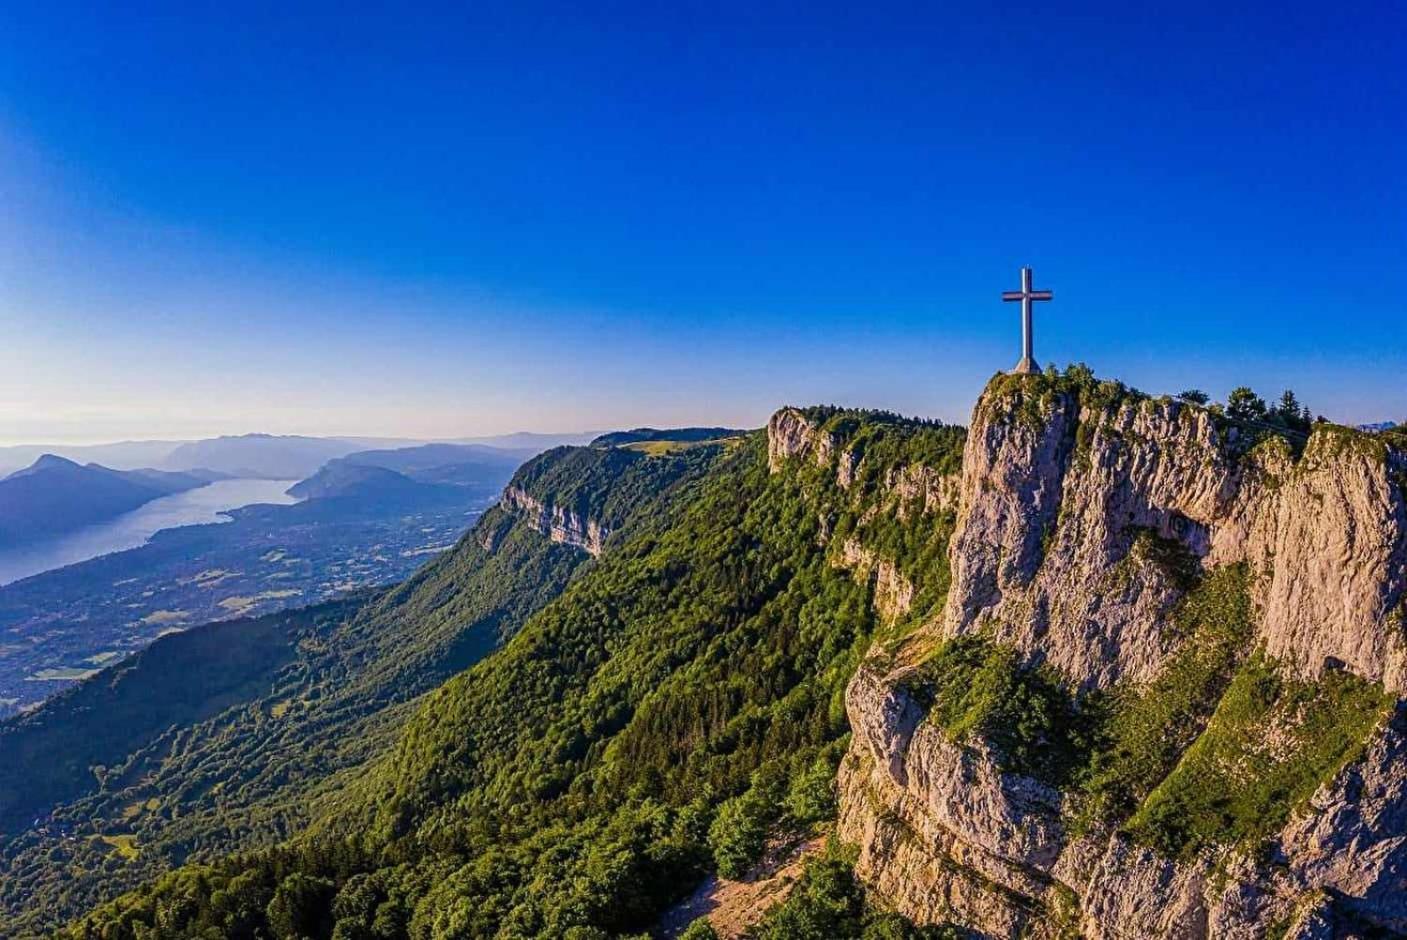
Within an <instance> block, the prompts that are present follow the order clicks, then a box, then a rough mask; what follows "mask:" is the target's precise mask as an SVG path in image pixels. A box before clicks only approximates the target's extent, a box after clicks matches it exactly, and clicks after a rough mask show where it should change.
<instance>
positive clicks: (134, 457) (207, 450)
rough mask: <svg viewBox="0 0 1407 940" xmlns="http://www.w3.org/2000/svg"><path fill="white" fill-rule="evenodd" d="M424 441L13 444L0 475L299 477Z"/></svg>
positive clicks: (519, 442)
mask: <svg viewBox="0 0 1407 940" xmlns="http://www.w3.org/2000/svg"><path fill="white" fill-rule="evenodd" d="M597 433H598V432H595V431H592V432H582V433H570V434H538V433H532V432H517V433H514V434H501V435H496V436H488V437H466V438H460V439H456V440H453V441H448V442H445V443H446V444H447V445H448V446H479V447H485V448H491V449H493V450H497V451H509V452H511V453H514V454H517V455H518V456H519V457H520V460H526V459H528V458H529V457H532V456H534V455H536V454H540V453H542V452H543V451H545V450H549V449H550V448H553V447H560V446H562V445H565V444H572V445H577V444H585V443H587V442H588V441H590V440H591V439H592V438H593V437H595V436H596V434H597ZM424 443H426V442H424V441H420V440H414V439H411V438H378V437H309V436H304V435H275V434H241V435H230V436H224V437H214V438H206V439H202V440H191V441H118V442H116V443H111V444H78V445H66V444H16V445H11V446H8V447H0V474H5V473H11V472H14V471H16V470H19V469H21V468H23V467H27V466H29V465H30V464H31V463H33V462H34V461H35V460H36V459H38V458H39V457H41V456H43V455H45V454H53V455H55V456H59V457H65V458H68V459H69V460H73V461H75V462H77V463H84V464H86V463H98V464H101V465H102V466H104V467H108V468H110V469H114V470H135V469H138V468H141V467H159V468H161V469H163V470H177V471H185V470H191V469H193V468H196V467H208V468H211V469H214V470H220V471H222V472H224V473H227V474H229V475H230V476H246V477H247V476H254V477H263V478H265V479H275V480H292V479H301V478H303V477H306V476H309V475H311V474H313V473H315V472H317V470H318V468H319V467H321V466H322V465H323V463H325V462H326V461H328V460H334V459H336V458H339V457H344V456H347V455H348V454H352V453H356V452H359V451H369V450H391V449H405V448H413V447H416V446H418V445H421V444H424Z"/></svg>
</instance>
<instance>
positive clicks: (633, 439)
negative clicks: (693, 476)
mask: <svg viewBox="0 0 1407 940" xmlns="http://www.w3.org/2000/svg"><path fill="white" fill-rule="evenodd" d="M747 433H748V432H747V431H745V430H742V429H740V428H635V429H634V430H631V431H611V432H609V433H607V434H602V435H600V436H598V437H597V438H595V439H594V440H592V442H591V446H592V447H621V446H623V445H625V444H645V443H650V442H652V441H679V442H681V443H694V442H697V441H716V440H720V439H722V438H725V437H739V436H740V435H743V434H747Z"/></svg>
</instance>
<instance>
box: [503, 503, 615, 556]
mask: <svg viewBox="0 0 1407 940" xmlns="http://www.w3.org/2000/svg"><path fill="white" fill-rule="evenodd" d="M501 502H502V505H503V506H504V508H506V509H509V510H511V511H513V512H516V513H518V514H519V515H521V516H522V517H523V518H524V519H526V520H527V522H528V524H529V525H530V526H532V527H533V528H534V529H536V530H537V531H538V532H541V533H542V534H543V535H545V536H547V537H548V538H550V539H551V540H552V541H554V542H560V543H562V544H563V545H572V546H575V547H576V548H580V549H582V550H583V551H585V552H587V553H588V554H590V555H592V556H595V557H600V555H601V548H602V546H603V545H604V544H605V542H606V538H607V537H608V536H609V535H610V534H611V530H610V529H608V528H607V527H605V526H603V525H601V524H600V523H599V522H597V521H596V520H595V519H586V518H583V517H582V516H581V515H580V514H578V513H576V512H573V511H572V510H570V509H564V508H562V507H561V506H555V505H551V504H547V503H543V502H542V501H541V500H539V499H537V498H536V497H534V496H532V495H530V494H528V493H527V492H526V491H524V490H523V489H522V488H521V487H517V486H510V487H508V488H507V489H505V490H504V491H503V499H502V501H501ZM488 547H489V546H487V545H486V546H485V548H488Z"/></svg>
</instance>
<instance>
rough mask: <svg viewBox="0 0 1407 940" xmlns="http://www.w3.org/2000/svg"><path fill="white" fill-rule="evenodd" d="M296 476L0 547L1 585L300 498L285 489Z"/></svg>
mask: <svg viewBox="0 0 1407 940" xmlns="http://www.w3.org/2000/svg"><path fill="white" fill-rule="evenodd" d="M296 482H297V481H296V480H256V479H243V478H240V479H233V480H219V481H217V482H215V483H211V484H209V485H208V486H202V487H199V488H198V489H194V490H186V491H185V492H183V493H173V494H171V495H170V496H163V497H161V498H160V499H154V500H152V501H151V502H149V503H147V504H146V505H144V506H139V507H138V508H136V509H134V510H132V511H131V512H128V513H123V514H122V515H120V516H118V517H117V518H115V519H110V520H108V521H107V522H102V523H98V524H97V525H92V526H87V527H85V528H83V529H79V530H78V531H76V532H70V533H68V534H67V535H63V536H60V537H58V538H55V539H50V540H48V541H45V542H38V543H35V544H31V545H23V546H17V547H14V548H6V549H0V585H5V584H9V583H11V582H13V581H18V580H20V579H21V578H28V577H30V576H31V575H36V574H40V573H41V572H44V571H50V570H52V569H54V568H62V567H64V566H65V565H72V564H76V563H77V562H80V561H87V560H88V559H89V558H97V557H98V556H99V555H107V554H110V553H112V552H120V551H125V550H126V549H129V548H137V547H139V546H141V545H145V544H146V543H147V541H148V540H149V539H150V538H151V537H152V536H153V535H155V534H156V533H157V532H160V531H161V530H162V529H172V528H175V527H177V526H185V525H202V524H206V523H219V522H229V521H230V517H229V516H227V515H225V513H226V512H228V511H229V510H231V509H238V508H240V507H242V506H252V505H255V504H257V503H275V504H280V505H287V504H289V503H294V502H297V500H295V499H294V498H293V497H292V496H289V495H288V494H287V493H285V492H284V490H286V489H288V488H289V487H290V486H292V485H293V484H294V483H296Z"/></svg>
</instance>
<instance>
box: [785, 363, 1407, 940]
mask: <svg viewBox="0 0 1407 940" xmlns="http://www.w3.org/2000/svg"><path fill="white" fill-rule="evenodd" d="M771 430H772V432H773V435H772V437H773V439H772V442H771V443H772V453H773V455H774V459H776V458H778V457H780V456H781V455H785V454H795V453H800V452H803V451H805V452H806V453H808V454H811V455H813V456H814V457H815V459H817V460H827V461H829V460H834V461H835V462H836V463H837V464H838V465H839V467H840V468H841V469H840V472H841V473H842V474H843V473H844V467H845V465H846V457H845V455H844V454H834V455H833V454H831V453H829V452H828V448H827V446H826V445H827V442H826V441H825V440H824V439H816V438H815V437H814V435H811V436H808V434H807V433H806V431H805V429H804V428H803V427H800V426H799V425H798V422H797V420H796V418H795V416H793V417H792V418H789V419H787V420H784V421H780V422H779V421H777V420H774V425H773V428H772V429H771ZM956 504H957V523H956V530H955V532H954V535H953V537H952V539H951V542H950V545H949V553H948V563H949V568H950V570H951V587H950V589H949V591H948V593H947V597H946V600H945V602H944V603H943V604H942V606H941V609H939V610H935V612H934V614H933V615H932V616H931V617H929V618H928V619H927V620H926V621H925V622H924V623H923V624H922V625H921V626H920V627H919V628H918V629H917V631H915V632H914V633H913V634H912V635H910V636H909V637H908V638H907V639H905V640H904V641H903V643H902V644H900V645H899V646H898V647H897V648H881V649H877V650H876V651H875V652H874V653H873V654H872V655H871V656H870V657H869V658H868V660H867V661H866V663H865V664H864V665H863V666H862V667H861V668H860V669H859V671H858V672H857V674H856V675H855V677H854V679H853V680H852V681H851V683H850V685H849V687H848V690H847V696H846V705H847V711H848V713H849V717H850V723H851V726H852V728H853V739H852V743H851V747H850V750H849V753H848V755H847V757H846V759H845V760H844V762H843V763H842V766H841V770H840V778H839V790H840V804H841V821H840V835H841V837H842V838H843V839H844V840H845V841H847V842H850V843H853V844H855V845H857V846H858V847H859V851H860V854H859V861H858V863H857V867H856V871H857V874H858V875H859V876H860V877H861V878H862V879H863V880H864V881H865V882H866V883H867V884H868V886H869V888H870V890H871V892H872V894H873V895H875V896H877V897H878V899H880V900H881V901H882V902H883V903H885V904H888V905H890V906H892V907H894V908H895V909H897V910H898V911H900V912H901V913H903V914H905V915H907V916H909V917H912V918H914V919H915V920H917V921H920V922H926V923H953V924H956V925H959V926H962V927H965V928H968V929H970V930H974V931H976V932H977V933H978V934H979V935H983V936H992V937H1007V936H1015V935H1018V934H1019V935H1023V936H1045V937H1058V936H1085V937H1090V938H1115V937H1119V938H1124V937H1127V938H1135V937H1179V938H1202V937H1218V938H1220V937H1248V938H1249V937H1265V936H1277V937H1300V938H1309V937H1330V936H1358V935H1364V936H1367V935H1370V933H1371V932H1372V931H1374V930H1376V931H1378V932H1380V933H1381V932H1383V931H1390V932H1397V931H1407V739H1404V731H1407V708H1405V707H1404V699H1407V643H1404V598H1405V597H1407V455H1404V453H1403V452H1402V450H1400V449H1398V448H1397V447H1395V446H1392V445H1391V444H1390V443H1389V441H1388V440H1387V439H1385V438H1383V437H1379V436H1372V435H1368V434H1364V433H1361V432H1356V431H1352V430H1349V429H1346V428H1342V427H1338V426H1333V425H1328V424H1322V423H1321V424H1319V425H1316V426H1315V427H1314V429H1313V431H1312V433H1311V434H1309V435H1308V436H1307V438H1303V437H1301V436H1298V435H1294V434H1278V433H1269V432H1267V431H1266V430H1265V429H1263V428H1258V427H1254V426H1248V425H1245V424H1238V423H1237V422H1234V421H1230V420H1228V419H1226V418H1225V417H1224V416H1222V415H1220V414H1218V413H1216V412H1214V411H1211V410H1208V409H1205V408H1202V407H1198V406H1195V405H1191V404H1187V403H1183V402H1178V401H1173V400H1170V399H1166V398H1150V397H1148V396H1145V395H1142V394H1140V393H1137V392H1134V391H1132V390H1130V389H1127V388H1126V387H1124V386H1122V385H1120V384H1119V383H1114V382H1097V381H1094V380H1093V379H1092V378H1091V377H1089V376H1087V375H1069V374H1067V375H1065V376H1057V375H1053V374H1048V375H1030V376H1007V375H1003V376H998V377H996V378H995V379H993V381H992V382H991V383H990V384H989V386H988V388H987V389H986V391H985V392H984V394H983V396H982V398H981V400H980V401H979V402H978V404H977V406H976V409H975V411H974V414H973V420H972V425H971V428H970V430H969V433H968V437H967V443H966V447H965V451H964V455H963V462H962V471H961V479H960V482H959V483H958V484H957V494H956Z"/></svg>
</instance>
